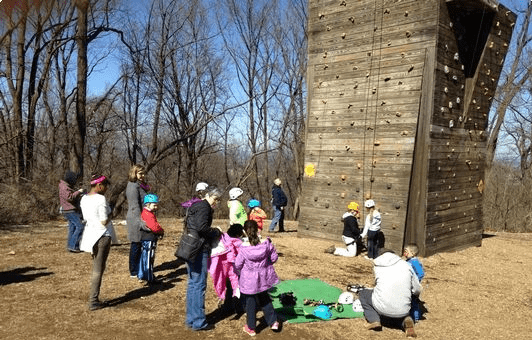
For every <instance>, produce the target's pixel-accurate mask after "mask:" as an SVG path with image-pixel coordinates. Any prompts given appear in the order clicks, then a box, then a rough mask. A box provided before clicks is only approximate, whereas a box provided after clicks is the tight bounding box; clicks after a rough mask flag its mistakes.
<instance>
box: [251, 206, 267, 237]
mask: <svg viewBox="0 0 532 340" xmlns="http://www.w3.org/2000/svg"><path fill="white" fill-rule="evenodd" d="M248 207H249V209H251V211H250V212H249V217H248V219H249V220H252V221H255V222H257V225H258V227H259V234H260V233H261V232H262V228H263V226H264V219H266V217H267V216H266V213H265V212H264V210H262V209H261V207H260V201H259V200H258V199H255V198H252V199H250V200H249V202H248Z"/></svg>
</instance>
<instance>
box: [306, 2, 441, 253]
mask: <svg viewBox="0 0 532 340" xmlns="http://www.w3.org/2000/svg"><path fill="white" fill-rule="evenodd" d="M438 2H439V1H438V0H417V1H416V0H410V1H408V0H405V1H383V0H377V1H375V0H372V1H359V0H346V1H323V0H310V2H309V70H308V86H309V91H308V92H309V101H308V107H309V114H308V124H307V140H306V151H305V165H306V166H313V167H314V168H315V169H316V173H315V175H314V176H312V177H308V176H307V177H305V179H304V185H303V194H302V203H301V216H300V221H299V225H300V228H299V234H300V235H301V236H310V237H319V238H326V239H332V240H336V241H338V240H340V239H341V238H340V236H341V233H342V229H343V224H342V222H341V221H340V218H341V216H342V214H343V213H344V212H345V210H346V207H347V204H348V203H349V202H350V201H352V200H354V201H356V202H358V203H359V204H361V205H362V204H363V202H364V200H365V198H372V199H374V200H375V201H376V203H377V208H378V209H379V210H380V212H381V214H382V218H383V223H382V226H383V231H384V233H385V236H386V246H387V247H390V248H392V249H395V250H396V251H400V250H401V247H402V246H403V237H404V231H405V229H404V228H405V221H406V213H407V205H408V204H407V203H408V196H409V187H410V179H411V170H412V162H413V154H414V145H415V139H416V131H417V124H418V112H419V107H420V98H421V84H422V75H423V72H424V63H425V59H426V53H427V48H429V47H431V48H432V49H433V50H434V48H435V46H436V33H437V22H438V21H437V20H438V19H437V11H435V4H437V3H438ZM362 210H363V209H362ZM364 217H365V216H363V217H362V221H363V218H364ZM362 224H363V223H362V222H361V225H362Z"/></svg>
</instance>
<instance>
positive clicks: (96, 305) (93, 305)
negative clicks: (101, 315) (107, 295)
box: [89, 301, 105, 311]
mask: <svg viewBox="0 0 532 340" xmlns="http://www.w3.org/2000/svg"><path fill="white" fill-rule="evenodd" d="M104 307H105V303H104V302H100V301H96V302H92V303H91V304H89V310H90V311H95V310H98V309H102V308H104Z"/></svg>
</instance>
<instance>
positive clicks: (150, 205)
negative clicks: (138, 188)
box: [137, 194, 164, 284]
mask: <svg viewBox="0 0 532 340" xmlns="http://www.w3.org/2000/svg"><path fill="white" fill-rule="evenodd" d="M158 208H159V197H158V196H157V195H156V194H147V195H146V196H144V209H143V210H142V213H141V215H140V217H141V218H142V220H143V221H144V222H146V229H141V245H142V251H141V255H140V263H139V272H138V274H137V277H138V278H139V280H140V281H147V282H148V284H153V283H158V281H157V280H156V279H155V277H154V275H153V262H154V260H155V249H157V240H158V239H159V238H160V237H162V236H163V235H164V229H163V228H162V227H161V225H160V224H159V222H158V221H157V216H155V212H156V211H157V209H158Z"/></svg>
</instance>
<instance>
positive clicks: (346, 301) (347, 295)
mask: <svg viewBox="0 0 532 340" xmlns="http://www.w3.org/2000/svg"><path fill="white" fill-rule="evenodd" d="M354 300H355V296H354V295H353V293H351V292H343V293H342V294H340V296H339V297H338V303H341V304H342V305H350V304H352V303H353V301H354Z"/></svg>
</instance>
